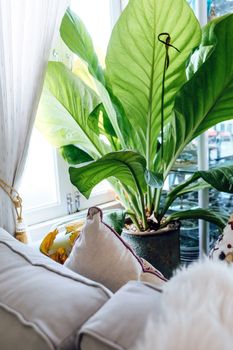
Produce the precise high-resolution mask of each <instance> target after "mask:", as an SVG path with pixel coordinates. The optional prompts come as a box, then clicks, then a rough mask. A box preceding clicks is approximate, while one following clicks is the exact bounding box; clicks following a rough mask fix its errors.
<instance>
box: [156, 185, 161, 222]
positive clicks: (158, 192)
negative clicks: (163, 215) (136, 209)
mask: <svg viewBox="0 0 233 350" xmlns="http://www.w3.org/2000/svg"><path fill="white" fill-rule="evenodd" d="M161 194H162V188H156V191H155V194H154V213H155V217H156V218H157V219H158V216H159V207H160V199H161Z"/></svg>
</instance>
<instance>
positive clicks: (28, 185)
mask: <svg viewBox="0 0 233 350" xmlns="http://www.w3.org/2000/svg"><path fill="white" fill-rule="evenodd" d="M56 174H57V167H56V158H55V150H54V148H53V147H52V146H51V145H50V144H48V143H47V141H46V140H45V139H44V138H43V137H42V135H41V134H40V133H39V131H37V130H36V129H35V128H34V129H33V134H32V137H31V143H30V147H29V153H28V157H27V164H26V168H25V171H24V175H23V179H22V183H21V186H20V188H19V193H20V195H21V196H22V198H23V206H24V210H28V209H34V208H39V207H43V206H45V205H46V206H49V205H52V204H55V203H57V202H58V201H59V192H58V189H57V181H56V178H57V175H56Z"/></svg>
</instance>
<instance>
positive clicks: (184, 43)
mask: <svg viewBox="0 0 233 350" xmlns="http://www.w3.org/2000/svg"><path fill="white" fill-rule="evenodd" d="M187 28H188V29H187ZM162 32H168V33H169V34H170V36H171V44H173V45H175V46H176V47H177V48H178V49H179V50H180V51H181V53H178V52H177V51H176V50H175V49H173V48H171V47H170V48H169V55H170V66H169V68H168V70H167V73H166V77H167V78H166V86H165V90H166V95H165V119H166V120H168V118H169V117H170V114H171V110H172V107H173V102H174V97H175V94H176V92H177V91H178V89H179V88H180V87H181V86H182V85H183V84H184V83H185V81H186V76H185V62H186V59H187V57H188V56H189V55H190V52H191V50H192V49H193V48H194V47H195V46H197V45H198V44H199V41H200V37H201V34H200V26H199V24H198V21H197V20H196V18H195V16H194V14H193V12H192V10H191V8H190V7H189V5H188V4H187V1H186V0H176V1H174V0H166V1H165V0H130V2H129V5H128V6H127V8H126V9H125V11H124V12H123V13H122V15H121V17H120V19H119V21H118V22H117V24H116V26H115V27H114V29H113V32H112V36H111V39H110V43H109V46H108V51H107V58H106V79H107V81H108V86H109V88H110V89H111V91H112V93H113V94H114V95H115V96H117V97H118V99H119V100H120V102H121V104H122V106H123V108H124V110H125V113H126V115H127V118H128V119H129V121H130V123H131V125H132V126H133V130H132V133H131V134H132V138H134V147H135V149H137V150H138V151H140V153H142V154H143V155H144V156H146V157H147V163H148V164H147V165H148V169H149V170H152V168H153V166H152V165H153V161H154V156H155V153H156V146H157V137H158V135H159V133H160V113H161V90H162V84H161V83H162V76H163V69H164V60H165V46H164V44H162V43H161V42H159V40H158V35H159V34H160V33H162Z"/></svg>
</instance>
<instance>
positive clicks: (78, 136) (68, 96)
mask: <svg viewBox="0 0 233 350" xmlns="http://www.w3.org/2000/svg"><path fill="white" fill-rule="evenodd" d="M45 87H46V90H45V91H44V93H43V96H42V100H41V103H40V107H39V110H38V114H37V127H38V128H39V129H40V130H41V131H42V132H43V133H44V134H45V136H46V137H47V138H48V139H49V140H50V141H51V142H52V143H53V144H54V145H56V146H57V147H61V146H65V145H70V144H74V145H78V147H79V148H81V149H83V150H85V152H86V153H88V154H89V155H90V156H91V157H92V158H94V159H96V158H98V157H99V156H101V155H102V154H105V153H106V152H108V151H111V148H110V146H109V145H107V144H106V143H104V142H103V141H102V140H101V139H100V138H99V137H98V136H97V135H96V134H95V132H93V131H92V130H91V129H90V127H89V125H88V118H89V115H90V114H91V112H92V111H93V110H94V109H95V108H96V107H97V106H98V105H99V103H100V99H99V97H98V95H97V94H96V93H95V92H94V91H93V90H92V89H90V88H89V87H88V86H87V85H86V84H85V83H83V81H82V80H80V79H79V78H78V77H77V76H76V75H74V74H73V73H72V72H71V71H70V70H69V69H68V68H66V67H65V66H64V65H63V64H62V63H58V62H50V63H49V65H48V70H47V75H46V80H45ZM72 119H73V120H72Z"/></svg>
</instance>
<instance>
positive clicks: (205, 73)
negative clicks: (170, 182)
mask: <svg viewBox="0 0 233 350" xmlns="http://www.w3.org/2000/svg"><path fill="white" fill-rule="evenodd" d="M202 47H205V48H206V55H205V57H204V56H203V50H201V49H200V50H199V51H198V54H197V53H195V59H196V60H197V63H196V69H198V68H199V69H198V70H197V71H196V73H195V74H194V75H193V74H192V73H191V75H190V76H191V78H190V80H189V81H188V82H187V83H186V84H185V85H184V86H183V87H182V88H181V91H180V93H179V94H178V95H177V97H176V101H175V106H174V119H173V123H172V125H171V126H170V128H169V130H168V132H167V141H166V143H165V154H166V164H167V167H168V171H169V169H170V168H171V166H172V164H173V162H174V161H175V159H176V158H177V156H178V155H179V154H180V152H181V151H182V150H183V149H184V147H185V146H186V145H187V144H188V143H189V142H190V141H192V140H193V139H194V138H195V137H197V136H199V135H200V134H201V133H202V132H204V131H205V130H207V129H208V128H210V127H211V126H213V125H215V124H217V123H219V122H222V121H224V120H227V119H232V118H233V14H231V15H227V16H223V17H220V18H218V19H217V20H213V21H212V22H210V23H209V24H208V25H207V26H206V27H205V28H204V29H203V38H202ZM208 47H209V50H208ZM202 61H204V63H201V62H202ZM192 66H193V63H192ZM196 69H194V68H193V70H194V71H195V70H196ZM189 73H190V72H189Z"/></svg>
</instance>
